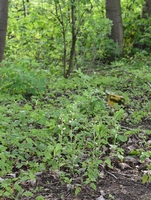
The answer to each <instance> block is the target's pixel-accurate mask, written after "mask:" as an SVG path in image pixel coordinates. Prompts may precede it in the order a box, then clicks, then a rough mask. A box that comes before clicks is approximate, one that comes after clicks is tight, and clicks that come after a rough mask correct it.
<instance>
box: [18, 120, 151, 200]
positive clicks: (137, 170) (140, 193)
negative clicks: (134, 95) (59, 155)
mask: <svg viewBox="0 0 151 200" xmlns="http://www.w3.org/2000/svg"><path fill="white" fill-rule="evenodd" d="M141 127H142V128H143V129H145V128H146V129H150V125H149V124H145V123H144V122H143V124H141ZM133 137H135V138H131V142H133V143H135V145H138V144H137V143H139V142H140V140H139V137H138V138H137V136H136V135H135V136H133ZM148 139H150V138H148ZM123 145H125V147H122V148H125V149H126V148H127V147H128V146H131V145H130V144H129V142H127V143H126V144H123ZM133 145H134V144H133ZM147 164H148V162H147ZM147 164H146V165H145V163H141V162H140V161H139V159H135V158H134V159H132V160H131V159H130V158H126V159H125V160H124V161H123V163H119V162H118V160H116V159H115V160H112V165H113V169H109V168H107V167H105V168H104V167H100V174H103V176H100V177H99V179H98V182H97V184H96V190H93V189H92V188H91V187H90V186H89V185H83V186H82V187H81V191H80V192H79V194H78V195H77V196H75V187H76V186H77V185H78V183H80V177H79V178H78V179H77V180H74V183H73V185H72V186H69V185H65V184H64V185H62V184H61V182H60V181H59V178H58V177H57V175H55V174H54V173H46V172H45V173H39V174H37V178H36V182H28V183H26V184H25V185H24V186H23V188H24V190H25V191H31V192H33V193H34V196H33V197H28V198H27V197H20V198H19V199H20V200H35V199H36V198H37V197H38V196H42V197H43V198H44V199H45V200H111V199H114V200H151V183H145V184H143V183H142V175H143V174H144V172H145V170H146V171H147ZM149 164H150V160H149ZM37 186H38V191H37V193H35V192H34V191H35V188H36V187H37ZM39 188H41V189H39ZM38 199H39V200H40V197H39V198H38Z"/></svg>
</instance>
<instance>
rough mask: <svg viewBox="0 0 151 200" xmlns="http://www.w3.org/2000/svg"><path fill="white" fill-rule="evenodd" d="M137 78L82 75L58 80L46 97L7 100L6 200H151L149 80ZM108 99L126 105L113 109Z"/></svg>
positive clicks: (142, 73)
mask: <svg viewBox="0 0 151 200" xmlns="http://www.w3.org/2000/svg"><path fill="white" fill-rule="evenodd" d="M128 69H129V68H128ZM134 70H135V69H134ZM134 70H133V71H132V72H131V71H130V72H128V70H125V71H124V70H123V67H122V68H121V69H118V67H117V68H115V69H113V70H112V71H111V70H110V71H108V70H106V71H104V72H103V70H102V71H101V73H102V74H101V76H100V75H97V76H95V74H94V77H92V76H89V75H85V74H82V73H81V72H79V76H77V75H76V76H75V77H74V76H73V78H71V79H68V80H64V79H58V80H57V79H56V83H55V81H54V82H53V84H49V87H50V88H48V90H47V92H45V93H44V94H43V95H39V96H38V95H37V96H34V95H33V97H32V96H29V98H27V96H25V95H24V99H23V98H21V99H17V100H16V96H15V95H14V97H13V96H10V97H9V98H8V96H6V97H7V98H6V97H5V94H4V96H1V107H2V110H1V116H4V118H3V120H2V122H3V121H4V122H5V123H2V124H1V126H2V128H3V130H2V131H3V132H2V134H3V135H2V136H1V139H2V150H3V151H2V152H4V154H3V155H4V158H5V156H6V158H5V159H4V161H5V162H6V163H4V167H3V166H2V169H5V165H6V166H7V165H8V167H6V170H8V172H7V171H6V172H5V173H3V174H6V175H5V176H4V175H3V176H1V177H0V178H1V179H0V181H1V182H2V183H3V186H0V189H1V188H3V191H2V193H1V194H2V195H3V196H2V198H1V197H0V200H11V199H17V200H112V199H114V200H151V150H150V147H151V101H150V100H151V99H150V95H151V79H150V77H151V76H150V74H151V72H150V74H149V70H150V67H146V68H144V69H142V68H141V70H140V69H139V70H138V69H136V70H135V71H134ZM103 73H104V74H103ZM107 73H109V75H108V76H107ZM100 77H101V78H100ZM142 77H143V78H142ZM61 80H62V82H61ZM102 85H103V88H102ZM13 87H14V86H13ZM108 91H109V92H110V93H112V92H113V95H112V96H114V94H118V95H122V97H124V99H125V100H126V103H125V104H124V105H121V104H119V105H117V107H116V106H115V107H114V106H113V107H112V106H109V102H108ZM27 94H28V93H27ZM115 96H116V95H115ZM17 97H18V96H17ZM19 97H20V96H19ZM19 97H18V98H19ZM13 98H14V99H13ZM103 105H105V107H104V106H103ZM58 116H59V117H58ZM71 119H72V120H71ZM101 120H102V123H100V121H101ZM71 122H72V123H71ZM98 128H99V129H98ZM101 128H102V129H101ZM10 130H11V134H9V133H10ZM16 130H17V131H16ZM100 130H101V131H102V132H103V131H104V135H103V136H100V135H101V134H102V132H101V131H100ZM13 131H14V132H13ZM97 131H98V132H97ZM99 131H100V132H99ZM50 133H51V134H52V135H50ZM58 133H59V134H60V135H59V134H58ZM69 133H70V137H69ZM71 133H72V134H71ZM94 133H95V134H96V135H95V134H94ZM97 133H98V135H97ZM66 134H67V135H66ZM58 135H59V136H60V137H58ZM50 136H51V137H50ZM51 138H53V139H54V140H51ZM55 140H56V141H55ZM75 140H76V142H74V141H75ZM98 140H100V141H101V142H99V141H98ZM106 141H107V143H106ZM73 145H75V146H73ZM78 145H79V146H78ZM103 145H104V146H103ZM73 147H74V148H73ZM96 148H98V149H96ZM83 149H84V150H83ZM82 150H83V153H81V151H82ZM93 152H94V153H93ZM8 153H9V154H8ZM100 155H101V156H100ZM13 156H14V157H13ZM79 157H80V158H79ZM12 158H13V159H12ZM14 158H15V159H14ZM18 158H19V159H18ZM75 158H79V160H77V161H76V159H75ZM93 158H95V159H94V161H95V163H94V162H93ZM74 159H75V160H74ZM73 160H74V161H73ZM83 160H84V163H86V164H85V166H84V165H83ZM7 161H11V163H10V162H8V164H7ZM67 161H68V162H67ZM72 161H73V162H72ZM97 161H101V162H97ZM108 161H110V162H111V163H110V162H108ZM93 163H94V164H93ZM40 164H41V165H40ZM53 164H54V166H53V167H54V168H55V169H58V171H57V170H56V171H54V170H52V169H53V168H52V166H51V165H53ZM55 164H57V168H56V166H55ZM89 165H92V166H94V168H93V167H92V170H91V168H90V169H89ZM10 166H11V167H10ZM95 166H97V169H98V171H97V172H99V174H97V176H96V179H93V175H94V177H95V175H96V174H95V173H94V174H93V170H94V169H95ZM0 167H1V166H0ZM7 168H8V169H7ZM72 169H73V171H72ZM11 170H12V171H11ZM59 170H60V171H59ZM70 170H71V173H70ZM86 170H89V171H88V172H89V173H87V171H86ZM10 171H11V173H10ZM22 172H23V173H22ZM35 172H36V173H35ZM21 173H22V174H21ZM26 173H29V174H28V176H27V177H26ZM32 173H33V174H32ZM61 173H62V174H64V175H66V176H64V177H63V178H64V179H62V176H61V175H62V174H61ZM10 176H11V177H10ZM24 176H25V177H24ZM72 176H73V177H72ZM89 176H91V179H90V181H89V179H86V178H89ZM18 177H19V178H18ZM85 177H86V178H85ZM65 178H67V179H65ZM10 179H12V182H9V181H10ZM64 180H65V181H64ZM70 180H71V182H70ZM86 180H88V181H89V182H86ZM91 180H92V181H91ZM5 181H6V183H5ZM19 181H20V182H19ZM67 182H68V183H69V184H67ZM18 183H19V184H18ZM91 183H94V185H93V184H91ZM7 184H9V187H8V185H7ZM10 189H11V192H10ZM5 191H6V192H5ZM0 192H1V191H0ZM11 195H13V198H12V197H11Z"/></svg>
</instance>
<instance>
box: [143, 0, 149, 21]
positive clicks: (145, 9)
mask: <svg viewBox="0 0 151 200" xmlns="http://www.w3.org/2000/svg"><path fill="white" fill-rule="evenodd" d="M150 16H151V0H145V4H144V5H143V9H142V17H143V18H146V17H150Z"/></svg>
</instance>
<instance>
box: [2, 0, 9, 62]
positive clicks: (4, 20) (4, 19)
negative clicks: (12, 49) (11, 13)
mask: <svg viewBox="0 0 151 200" xmlns="http://www.w3.org/2000/svg"><path fill="white" fill-rule="evenodd" d="M7 18H8V0H0V62H1V61H2V58H3V53H4V48H5V39H6V29H7Z"/></svg>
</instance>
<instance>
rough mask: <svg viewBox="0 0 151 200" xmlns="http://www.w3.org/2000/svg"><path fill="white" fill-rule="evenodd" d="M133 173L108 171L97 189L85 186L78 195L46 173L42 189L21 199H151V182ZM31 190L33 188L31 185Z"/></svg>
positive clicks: (130, 171)
mask: <svg viewBox="0 0 151 200" xmlns="http://www.w3.org/2000/svg"><path fill="white" fill-rule="evenodd" d="M135 172H136V171H135ZM133 173H134V170H126V171H124V172H121V173H119V172H114V173H111V172H106V174H105V175H104V177H103V178H100V179H99V180H98V183H97V190H96V191H94V190H93V189H92V188H91V187H89V186H83V188H82V190H81V192H80V193H79V194H78V195H77V197H75V195H74V189H71V188H70V187H69V186H67V185H61V184H60V183H59V181H58V180H57V179H56V180H55V179H54V178H53V177H52V176H51V175H50V174H49V175H47V176H46V175H44V176H41V178H40V179H39V180H40V182H39V183H38V185H39V186H40V185H41V186H42V187H43V188H42V189H41V191H40V192H38V193H37V194H36V195H35V196H34V197H32V198H27V197H26V198H23V197H22V198H20V199H23V200H27V199H30V200H34V199H36V197H37V196H39V195H41V196H43V197H44V199H46V200H62V199H66V200H71V199H74V200H92V199H94V200H106V199H116V200H128V199H129V200H141V199H142V200H150V199H151V184H142V182H141V178H140V176H137V175H136V174H133ZM46 182H47V183H46ZM75 184H76V183H75ZM26 189H27V188H26ZM28 189H29V187H28ZM30 190H32V189H31V186H30Z"/></svg>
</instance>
